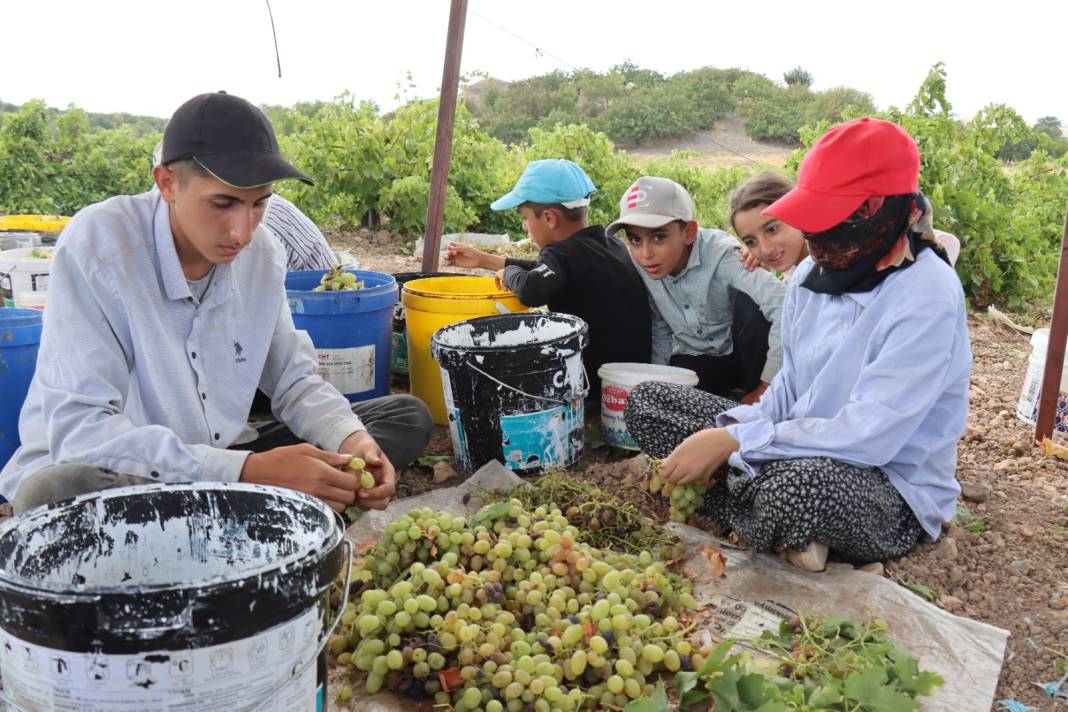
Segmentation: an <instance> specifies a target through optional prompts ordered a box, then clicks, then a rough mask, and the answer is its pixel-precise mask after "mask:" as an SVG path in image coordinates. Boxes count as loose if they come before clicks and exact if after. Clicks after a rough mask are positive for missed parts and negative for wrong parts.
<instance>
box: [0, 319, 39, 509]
mask: <svg viewBox="0 0 1068 712" xmlns="http://www.w3.org/2000/svg"><path fill="white" fill-rule="evenodd" d="M42 315H43V312H41V311H39V310H37V309H13V308H11V307H2V308H0V394H2V397H0V467H3V466H4V465H5V464H6V463H7V461H8V459H10V457H11V455H12V454H13V453H14V452H15V450H17V449H18V446H19V412H20V411H21V410H22V403H23V401H25V400H26V391H27V390H29V388H30V381H31V380H32V379H33V372H34V369H36V368H37V347H38V346H40V344H41V317H42ZM0 501H2V500H0Z"/></svg>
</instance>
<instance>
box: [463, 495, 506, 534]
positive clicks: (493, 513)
mask: <svg viewBox="0 0 1068 712" xmlns="http://www.w3.org/2000/svg"><path fill="white" fill-rule="evenodd" d="M511 508H512V503H511V502H509V501H508V500H506V499H502V500H501V501H500V502H497V503H496V504H492V505H490V506H488V507H483V508H482V509H481V510H479V511H478V513H476V514H475V516H473V517H471V526H473V527H474V526H478V525H479V524H481V523H482V522H485V521H492V520H494V519H500V518H501V517H503V516H504V515H506V514H508V510H510V509H511Z"/></svg>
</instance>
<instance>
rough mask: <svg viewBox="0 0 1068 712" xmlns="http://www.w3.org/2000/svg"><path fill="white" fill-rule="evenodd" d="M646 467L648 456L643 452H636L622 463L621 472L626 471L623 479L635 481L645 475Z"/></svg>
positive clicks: (647, 465)
mask: <svg viewBox="0 0 1068 712" xmlns="http://www.w3.org/2000/svg"><path fill="white" fill-rule="evenodd" d="M648 469H649V458H648V457H647V456H646V455H645V453H644V452H641V453H638V454H637V455H635V456H634V457H632V458H629V459H628V460H626V461H625V462H624V463H623V472H624V473H626V474H625V475H624V477H623V481H624V482H636V481H638V480H640V479H641V478H642V477H643V476H644V475H645V472H646V470H648Z"/></svg>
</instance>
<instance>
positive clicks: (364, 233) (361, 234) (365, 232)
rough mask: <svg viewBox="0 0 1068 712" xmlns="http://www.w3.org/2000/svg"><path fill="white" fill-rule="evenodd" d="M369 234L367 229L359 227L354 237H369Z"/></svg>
mask: <svg viewBox="0 0 1068 712" xmlns="http://www.w3.org/2000/svg"><path fill="white" fill-rule="evenodd" d="M370 234H371V231H370V230H368V229H367V228H365V227H361V228H360V229H359V230H357V231H356V235H357V236H358V237H367V236H368V235H370Z"/></svg>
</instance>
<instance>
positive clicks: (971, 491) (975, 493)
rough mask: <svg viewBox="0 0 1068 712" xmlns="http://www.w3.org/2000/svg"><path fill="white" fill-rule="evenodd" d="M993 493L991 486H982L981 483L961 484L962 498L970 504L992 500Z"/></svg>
mask: <svg viewBox="0 0 1068 712" xmlns="http://www.w3.org/2000/svg"><path fill="white" fill-rule="evenodd" d="M991 491H992V488H991V487H990V485H984V484H980V483H979V482H961V483H960V492H961V496H963V497H964V499H966V500H968V501H969V502H985V501H986V500H987V499H989V498H990V493H991Z"/></svg>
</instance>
